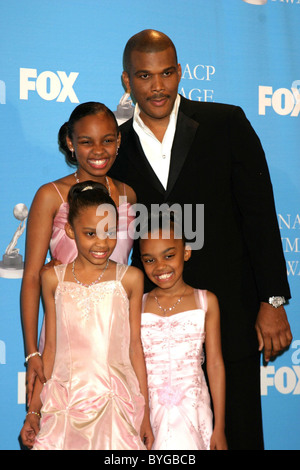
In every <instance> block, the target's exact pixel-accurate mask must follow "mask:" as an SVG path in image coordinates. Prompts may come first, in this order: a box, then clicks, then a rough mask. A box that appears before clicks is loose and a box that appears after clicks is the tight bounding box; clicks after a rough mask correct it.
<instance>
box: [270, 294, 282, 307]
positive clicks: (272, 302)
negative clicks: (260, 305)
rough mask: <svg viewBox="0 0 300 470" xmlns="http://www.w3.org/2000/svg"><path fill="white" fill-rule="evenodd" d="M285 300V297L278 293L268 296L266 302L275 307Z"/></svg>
mask: <svg viewBox="0 0 300 470" xmlns="http://www.w3.org/2000/svg"><path fill="white" fill-rule="evenodd" d="M285 302H286V300H285V298H284V297H282V296H280V295H273V296H272V297H269V300H268V303H269V304H270V305H272V307H275V308H278V307H281V305H283V304H285Z"/></svg>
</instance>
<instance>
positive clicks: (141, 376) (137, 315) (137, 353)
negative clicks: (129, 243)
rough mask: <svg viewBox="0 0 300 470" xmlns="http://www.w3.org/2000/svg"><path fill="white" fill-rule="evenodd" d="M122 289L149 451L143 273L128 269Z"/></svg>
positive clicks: (145, 437)
mask: <svg viewBox="0 0 300 470" xmlns="http://www.w3.org/2000/svg"><path fill="white" fill-rule="evenodd" d="M124 287H125V289H126V291H127V294H128V298H129V322H130V349H129V354H130V360H131V363H132V367H133V369H134V371H135V373H136V376H137V379H138V382H139V385H140V390H141V393H142V395H143V396H144V398H145V413H144V419H143V422H142V425H141V438H142V440H143V442H144V443H145V445H146V447H147V449H148V450H150V449H151V447H152V444H153V442H154V437H153V433H152V429H151V425H150V410H149V399H148V386H147V372H146V364H145V359H144V352H143V346H142V341H141V312H142V297H143V292H144V276H143V273H142V272H141V271H140V270H139V269H137V268H134V267H129V268H128V270H127V273H126V275H125V276H124Z"/></svg>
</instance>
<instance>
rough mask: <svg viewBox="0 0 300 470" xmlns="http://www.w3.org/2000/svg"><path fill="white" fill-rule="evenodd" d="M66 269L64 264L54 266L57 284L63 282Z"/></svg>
mask: <svg viewBox="0 0 300 470" xmlns="http://www.w3.org/2000/svg"><path fill="white" fill-rule="evenodd" d="M66 268H67V265H66V264H58V265H57V266H54V271H55V274H56V276H57V279H58V282H63V280H64V278H65V272H66Z"/></svg>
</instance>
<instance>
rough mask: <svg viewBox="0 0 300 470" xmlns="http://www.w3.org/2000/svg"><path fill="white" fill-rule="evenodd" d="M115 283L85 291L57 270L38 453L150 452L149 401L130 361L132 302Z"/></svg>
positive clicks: (121, 270) (121, 271)
mask: <svg viewBox="0 0 300 470" xmlns="http://www.w3.org/2000/svg"><path fill="white" fill-rule="evenodd" d="M127 268H128V266H126V265H120V264H117V265H116V280H115V281H107V282H99V283H98V284H94V285H92V286H90V287H84V286H82V285H79V284H77V283H75V282H67V281H64V275H65V269H66V265H59V266H56V267H55V271H56V275H57V277H58V286H57V289H56V293H55V303H56V323H57V345H56V356H55V363H54V368H53V372H52V376H51V378H50V380H48V382H47V383H46V384H45V385H44V387H43V390H42V394H41V399H42V403H43V406H42V410H41V413H42V419H41V429H40V432H39V433H38V435H37V437H36V441H35V444H34V448H33V449H34V450H146V448H145V446H144V444H143V443H142V441H141V439H140V435H139V432H140V426H141V422H142V419H143V414H144V404H145V400H144V397H143V395H142V394H141V393H140V389H139V384H138V380H137V378H136V375H135V372H134V370H133V367H132V365H131V362H130V357H129V341H130V326H129V301H128V298H127V295H126V291H125V289H124V287H123V285H122V278H123V276H124V275H125V273H126V270H127Z"/></svg>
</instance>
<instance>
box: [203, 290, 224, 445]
mask: <svg viewBox="0 0 300 470" xmlns="http://www.w3.org/2000/svg"><path fill="white" fill-rule="evenodd" d="M207 305H208V307H207V312H206V320H205V334H206V340H205V351H206V363H207V375H208V381H209V387H210V392H211V396H212V401H213V409H214V430H213V434H212V437H211V441H210V448H211V450H226V449H227V442H226V437H225V368H224V362H223V356H222V348H221V328H220V309H219V303H218V299H217V297H216V296H215V295H214V294H213V293H212V292H207Z"/></svg>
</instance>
